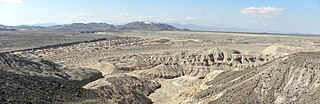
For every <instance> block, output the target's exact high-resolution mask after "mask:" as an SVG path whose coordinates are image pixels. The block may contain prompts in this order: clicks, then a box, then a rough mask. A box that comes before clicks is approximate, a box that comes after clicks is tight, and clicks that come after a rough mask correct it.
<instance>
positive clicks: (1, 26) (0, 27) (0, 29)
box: [0, 25, 17, 31]
mask: <svg viewBox="0 0 320 104" xmlns="http://www.w3.org/2000/svg"><path fill="white" fill-rule="evenodd" d="M0 31H17V30H15V29H11V28H9V27H8V26H4V25H0Z"/></svg>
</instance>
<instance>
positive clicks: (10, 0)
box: [0, 0, 23, 4]
mask: <svg viewBox="0 0 320 104" xmlns="http://www.w3.org/2000/svg"><path fill="white" fill-rule="evenodd" d="M22 2H23V1H22V0H0V3H17V4H21V3H22Z"/></svg>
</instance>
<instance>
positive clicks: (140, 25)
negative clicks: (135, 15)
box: [123, 21, 181, 31]
mask: <svg viewBox="0 0 320 104" xmlns="http://www.w3.org/2000/svg"><path fill="white" fill-rule="evenodd" d="M123 28H124V29H128V30H154V31H159V30H169V31H175V30H181V29H178V28H175V27H174V26H171V25H168V24H165V23H155V22H149V21H135V22H130V23H127V24H125V25H123Z"/></svg>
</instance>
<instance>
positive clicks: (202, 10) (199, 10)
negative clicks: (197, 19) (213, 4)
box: [196, 9, 204, 12]
mask: <svg viewBox="0 0 320 104" xmlns="http://www.w3.org/2000/svg"><path fill="white" fill-rule="evenodd" d="M196 11H197V12H204V9H197V10H196Z"/></svg>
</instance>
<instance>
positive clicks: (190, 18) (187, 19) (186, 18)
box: [184, 17, 196, 21]
mask: <svg viewBox="0 0 320 104" xmlns="http://www.w3.org/2000/svg"><path fill="white" fill-rule="evenodd" d="M184 20H186V21H194V20H196V18H194V17H185V18H184Z"/></svg>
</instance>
